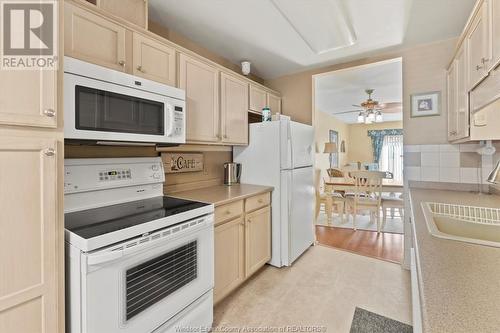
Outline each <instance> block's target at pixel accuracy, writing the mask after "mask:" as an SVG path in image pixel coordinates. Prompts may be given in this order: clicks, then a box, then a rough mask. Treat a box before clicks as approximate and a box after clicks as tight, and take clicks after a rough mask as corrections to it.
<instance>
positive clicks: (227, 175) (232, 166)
mask: <svg viewBox="0 0 500 333" xmlns="http://www.w3.org/2000/svg"><path fill="white" fill-rule="evenodd" d="M240 177H241V164H240V163H224V185H234V184H239V183H240Z"/></svg>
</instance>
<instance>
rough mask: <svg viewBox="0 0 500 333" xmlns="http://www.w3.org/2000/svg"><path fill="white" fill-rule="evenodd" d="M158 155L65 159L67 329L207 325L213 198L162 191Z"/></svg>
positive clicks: (90, 332)
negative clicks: (198, 198)
mask: <svg viewBox="0 0 500 333" xmlns="http://www.w3.org/2000/svg"><path fill="white" fill-rule="evenodd" d="M164 177H165V176H164V170H163V164H162V161H161V158H118V159H117V158H114V159H67V160H65V179H64V193H65V207H64V210H65V221H64V224H65V239H66V325H67V327H66V331H67V332H70V333H118V332H119V333H129V332H130V333H132V332H133V333H142V332H144V333H150V332H177V331H178V330H179V329H180V327H203V328H207V327H211V325H212V320H213V310H212V309H213V286H214V268H213V267H214V257H213V256H214V254H213V253H214V248H213V247H214V235H213V219H214V217H213V211H214V207H213V205H211V204H206V203H200V202H194V201H188V200H182V199H176V198H171V197H164V196H163V182H164V180H165V178H164Z"/></svg>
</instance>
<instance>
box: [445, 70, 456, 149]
mask: <svg viewBox="0 0 500 333" xmlns="http://www.w3.org/2000/svg"><path fill="white" fill-rule="evenodd" d="M446 85H447V88H448V93H447V97H448V140H449V141H453V140H456V138H457V114H458V112H457V66H456V60H454V61H453V63H452V64H451V66H450V68H449V69H448V73H447V78H446Z"/></svg>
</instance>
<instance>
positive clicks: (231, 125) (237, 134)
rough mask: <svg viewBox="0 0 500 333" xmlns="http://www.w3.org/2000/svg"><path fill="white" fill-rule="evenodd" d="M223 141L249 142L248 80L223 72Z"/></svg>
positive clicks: (221, 104)
mask: <svg viewBox="0 0 500 333" xmlns="http://www.w3.org/2000/svg"><path fill="white" fill-rule="evenodd" d="M220 89H221V101H220V110H221V131H222V142H224V143H228V144H243V145H245V144H248V115H247V113H248V82H246V81H244V80H241V79H238V78H236V77H234V76H231V75H228V74H226V73H221V77H220Z"/></svg>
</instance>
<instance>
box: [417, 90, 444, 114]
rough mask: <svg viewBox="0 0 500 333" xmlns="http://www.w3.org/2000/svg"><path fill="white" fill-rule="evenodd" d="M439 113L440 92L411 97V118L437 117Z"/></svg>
mask: <svg viewBox="0 0 500 333" xmlns="http://www.w3.org/2000/svg"><path fill="white" fill-rule="evenodd" d="M440 113H441V92H440V91H433V92H429V93H423V94H413V95H411V117H412V118H415V117H430V116H439V114H440Z"/></svg>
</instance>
